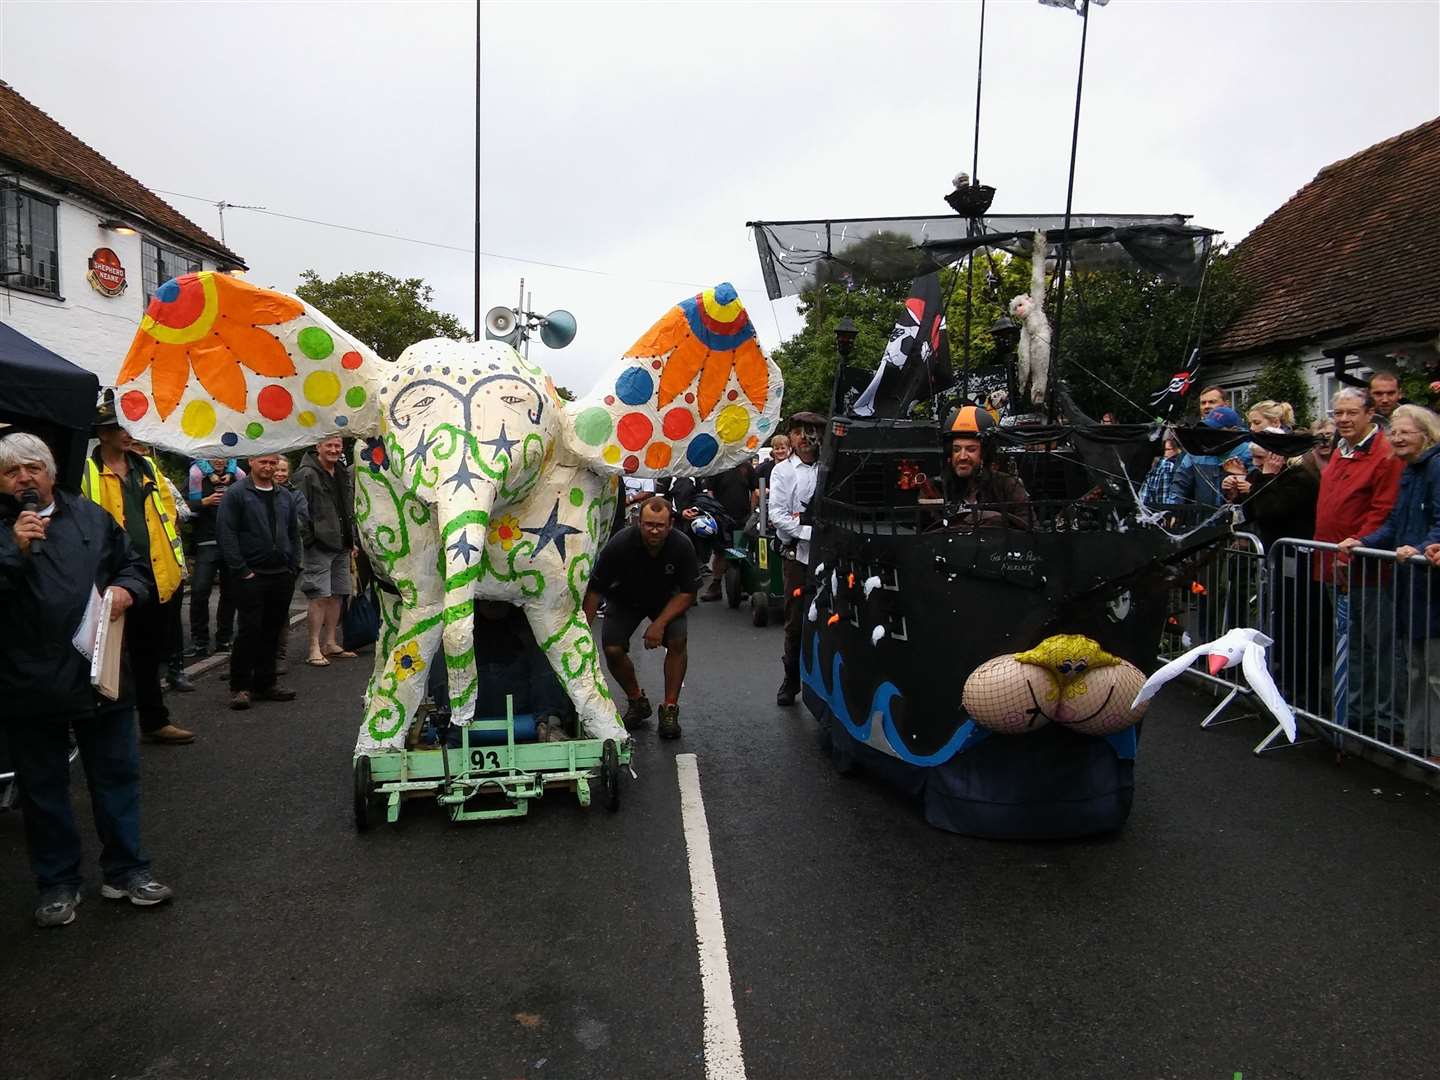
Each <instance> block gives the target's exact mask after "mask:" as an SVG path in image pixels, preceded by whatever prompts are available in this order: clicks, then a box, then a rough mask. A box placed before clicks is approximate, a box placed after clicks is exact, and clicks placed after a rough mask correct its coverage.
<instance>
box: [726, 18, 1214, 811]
mask: <svg viewBox="0 0 1440 1080" xmlns="http://www.w3.org/2000/svg"><path fill="white" fill-rule="evenodd" d="M1070 6H1074V5H1073V4H1072V5H1070ZM1088 9H1089V4H1088V3H1087V4H1085V5H1084V7H1083V8H1082V9H1081V13H1082V14H1084V15H1085V17H1086V19H1087V24H1088V15H1089V10H1088ZM983 33H984V23H983V8H982V22H981V35H982V37H981V50H982V52H981V55H982V57H983ZM1083 40H1084V39H1083V33H1082V44H1081V65H1080V70H1081V73H1082V79H1083V71H1084V45H1083ZM1079 109H1080V89H1079V86H1078V85H1077V91H1076V114H1075V115H1076V131H1077V132H1078V122H1079ZM976 115H977V138H976V152H975V158H974V163H972V169H971V174H972V175H974V174H975V171H976V169H975V166H976V165H978V118H979V105H978V93H977V107H976ZM1074 151H1075V147H1074V143H1073V141H1072V147H1071V161H1070V190H1069V192H1067V196H1066V208H1065V212H1064V214H1061V215H999V214H995V215H992V214H990V213H989V207H990V204H991V200H992V199H993V197H994V194H995V193H994V189H993V188H989V187H984V186H981V185H979V184H978V183H972V182H970V180H969V178H968V177H967V176H965V175H964V174H962V175H961V176H959V177H957V178H956V181H955V191H954V192H952V193H951V194H950V195H949V196H947V197H946V201H947V202H948V203H949V204H950V206H951V208H952V210H954V211H955V213H954V214H951V215H947V216H944V217H937V216H920V217H904V218H869V219H854V218H847V219H817V220H811V221H784V222H763V221H762V222H751V223H750V227H751V228H752V229H753V232H754V237H755V241H756V245H757V248H758V251H759V255H760V263H761V268H762V271H763V272H764V275H765V281H766V286H767V290H768V292H769V295H770V298H771V299H772V300H773V299H778V298H780V297H782V296H791V295H798V294H803V293H808V292H810V291H811V290H814V289H816V288H818V287H820V286H822V285H825V284H827V283H841V284H843V285H844V286H845V287H846V288H847V289H848V288H852V287H856V286H862V285H865V284H868V283H876V282H895V281H902V282H903V281H905V280H910V279H914V284H913V286H912V288H911V295H910V298H909V300H907V302H906V304H905V305H904V309H903V311H902V313H901V317H900V319H899V321H898V322H897V324H896V327H895V330H894V332H893V333H892V335H891V344H890V347H889V348H887V349H886V356H885V358H884V359H883V360H882V361H881V364H880V366H879V369H878V370H877V372H876V374H875V377H874V378H873V379H871V380H870V382H869V384H868V385H865V378H864V376H863V375H862V377H861V378H860V379H859V380H856V381H853V382H852V380H851V378H850V373H849V372H848V370H847V367H846V364H845V363H844V361H843V359H842V362H841V363H840V365H839V369H838V371H837V374H836V384H835V390H834V394H833V397H832V403H833V404H832V410H831V413H832V415H831V417H830V420H829V423H828V426H827V430H826V432H825V436H824V441H823V447H822V451H821V457H820V470H819V474H818V478H817V484H816V494H815V497H814V499H813V501H812V502H811V504H810V507H809V510H808V512H807V514H808V519H809V520H810V522H811V524H812V527H813V531H812V536H811V546H810V579H809V586H808V587H809V590H810V595H813V601H811V600H807V603H808V607H809V610H808V612H807V613H806V617H805V622H804V629H803V638H802V641H803V648H802V661H801V672H800V674H801V684H802V695H803V700H804V702H805V705H806V706H807V707H808V708H809V710H810V712H811V713H813V714H814V716H815V718H816V719H817V720H818V721H819V723H820V725H821V729H822V732H823V735H824V736H825V740H826V742H827V743H828V746H829V748H830V751H831V753H832V755H833V758H834V760H835V762H836V764H837V766H838V767H840V768H842V769H843V770H848V769H851V768H854V767H856V766H861V767H863V768H865V769H866V770H868V771H870V772H872V773H875V774H878V775H880V776H881V777H883V778H885V779H888V780H889V781H891V782H893V783H895V784H897V785H899V786H900V787H902V788H903V789H905V790H907V791H909V792H912V793H914V794H916V795H918V796H920V797H921V798H922V799H923V803H924V807H925V812H926V817H927V819H928V820H929V821H930V822H931V823H932V824H934V825H936V826H939V827H941V828H945V829H949V830H952V831H956V832H961V833H967V834H972V835H979V836H989V837H1004V838H1022V837H1066V836H1081V835H1086V834H1091V833H1097V832H1104V831H1109V830H1113V829H1116V828H1118V827H1120V826H1121V825H1122V824H1123V823H1124V821H1125V819H1126V817H1127V816H1128V814H1129V811H1130V806H1131V801H1132V796H1133V771H1134V761H1135V756H1136V752H1137V749H1138V744H1139V734H1140V723H1139V721H1140V719H1141V715H1142V713H1143V711H1144V706H1143V705H1139V706H1136V705H1133V704H1132V703H1133V702H1135V699H1136V694H1137V691H1138V690H1139V688H1140V685H1141V683H1142V682H1143V681H1144V674H1143V672H1145V671H1149V670H1150V669H1152V668H1153V667H1154V666H1155V661H1156V657H1157V654H1158V652H1159V645H1160V639H1161V635H1162V631H1163V629H1164V624H1165V620H1166V615H1167V610H1166V609H1167V603H1166V599H1167V591H1168V588H1169V587H1170V586H1171V585H1172V584H1174V583H1175V582H1176V581H1177V580H1179V578H1180V575H1181V573H1182V569H1183V568H1184V567H1185V566H1186V564H1187V563H1189V562H1193V560H1194V559H1195V558H1196V557H1197V556H1201V555H1203V553H1204V552H1205V551H1206V550H1207V549H1211V548H1213V547H1214V546H1215V545H1216V543H1217V542H1218V541H1220V540H1221V539H1223V538H1224V537H1225V536H1227V535H1228V534H1229V533H1230V531H1231V526H1230V518H1229V516H1228V514H1224V513H1218V514H1217V513H1213V512H1208V511H1198V512H1197V511H1195V510H1192V509H1187V508H1178V509H1175V510H1173V511H1169V512H1167V513H1166V514H1164V515H1161V514H1159V513H1156V512H1154V511H1153V510H1150V509H1147V508H1146V507H1144V506H1143V505H1142V504H1141V501H1140V499H1139V497H1138V489H1139V487H1140V484H1141V482H1142V480H1143V478H1144V477H1145V475H1146V473H1147V471H1148V469H1149V467H1150V464H1151V463H1152V461H1153V460H1154V458H1155V457H1156V456H1157V454H1158V453H1159V450H1160V447H1161V441H1160V435H1161V431H1162V424H1161V423H1160V422H1158V421H1155V422H1150V423H1139V424H1100V423H1096V422H1094V421H1093V420H1092V419H1090V417H1088V416H1086V415H1085V414H1084V413H1082V412H1081V411H1080V409H1079V408H1077V407H1076V405H1075V404H1074V402H1073V400H1072V399H1071V397H1070V395H1069V393H1068V391H1067V387H1066V381H1065V377H1064V376H1065V373H1064V372H1063V371H1059V370H1057V368H1056V366H1055V358H1056V357H1058V356H1059V355H1060V333H1061V330H1062V328H1063V322H1062V317H1063V312H1064V298H1065V289H1066V284H1067V280H1078V279H1079V278H1081V277H1083V275H1085V274H1087V273H1090V272H1093V271H1103V270H1107V269H1116V268H1136V267H1139V268H1143V269H1145V270H1147V271H1149V272H1151V273H1154V274H1158V275H1161V276H1164V277H1166V278H1169V279H1175V280H1179V281H1181V282H1182V283H1186V284H1190V285H1194V286H1200V285H1202V284H1203V280H1204V270H1205V267H1206V266H1207V262H1208V259H1209V257H1210V254H1211V244H1212V240H1213V237H1214V236H1215V232H1214V231H1213V230H1210V229H1206V228H1202V227H1199V226H1196V225H1192V224H1191V223H1190V222H1189V219H1188V218H1187V217H1185V216H1183V215H1161V216H1153V215H1151V216H1147V215H1085V214H1075V213H1073V212H1072V209H1071V207H1072V198H1073V191H1074V163H1075V160H1074V159H1075V154H1074ZM1000 252H1007V253H1009V254H1010V255H1014V256H1018V257H1021V258H1027V259H1030V260H1031V265H1032V268H1033V276H1032V285H1031V289H1030V292H1029V293H1028V295H1027V294H1022V295H1020V296H1016V297H1015V298H1014V299H1013V300H1012V302H1011V305H1010V309H1009V310H1010V311H1011V313H1012V314H1013V315H1014V316H1015V317H1016V318H1017V319H1019V320H1020V323H1021V325H1020V327H1019V328H1018V329H1019V336H1020V339H1021V340H1020V342H1019V350H1018V354H1017V356H1016V358H1015V359H1014V360H1013V361H1012V362H1011V363H1010V364H1009V365H1007V367H1006V368H1005V369H1004V373H1003V374H1002V376H1001V378H1000V379H999V388H1000V389H1002V391H1004V392H1002V393H1000V394H995V393H993V392H992V391H994V390H995V389H997V387H996V386H995V385H994V384H993V383H990V382H987V381H986V379H984V378H977V377H976V373H973V372H971V371H970V368H969V356H968V342H969V334H968V332H967V334H966V337H965V341H966V345H967V353H966V363H965V367H964V370H963V372H962V374H961V377H960V378H959V379H958V380H954V381H953V384H952V379H953V376H952V375H951V373H950V372H949V371H948V370H946V367H945V365H943V364H942V363H940V362H939V361H940V360H941V357H942V356H943V352H944V350H943V341H944V332H945V326H944V321H943V317H944V311H945V310H946V307H947V306H948V305H947V302H946V301H945V300H943V299H942V298H941V296H940V293H941V285H940V281H941V279H940V277H939V276H937V275H938V274H939V273H940V272H941V271H943V270H944V268H946V267H950V266H955V265H958V264H962V263H964V264H965V265H966V273H965V275H964V276H965V279H966V281H967V289H966V297H967V307H966V322H967V331H968V323H969V321H970V311H971V309H970V307H969V303H968V301H969V298H970V296H971V288H970V287H969V282H971V281H973V263H974V260H975V257H976V256H978V255H985V256H993V255H996V254H997V253H1000ZM1047 268H1053V274H1052V275H1051V276H1050V280H1051V281H1053V290H1054V291H1053V296H1051V297H1049V299H1051V300H1052V301H1053V303H1052V305H1051V307H1052V310H1053V311H1054V326H1053V327H1052V326H1051V324H1050V323H1049V322H1048V321H1047V319H1046V315H1045V310H1046V301H1047V295H1046V281H1047V275H1046V270H1047ZM960 276H961V275H960V274H959V273H956V274H955V275H954V276H953V277H952V278H951V280H952V282H958V281H959V280H960ZM953 287H954V286H953V285H952V288H953ZM1197 293H1198V289H1197ZM1052 331H1053V334H1052ZM1052 336H1053V339H1054V340H1053V342H1052V341H1051V337H1052ZM998 343H999V341H998V338H997V344H998ZM1197 356H1198V349H1197V350H1196V351H1195V352H1192V353H1191V354H1190V357H1189V360H1188V361H1186V362H1185V364H1184V367H1185V370H1183V371H1182V372H1180V373H1179V374H1178V375H1177V376H1176V378H1175V379H1174V380H1172V383H1171V385H1170V386H1169V387H1166V388H1164V389H1162V390H1161V391H1160V393H1159V394H1158V395H1157V398H1156V400H1155V401H1154V402H1153V403H1152V404H1154V405H1156V406H1158V408H1157V410H1156V411H1157V412H1161V413H1164V412H1165V411H1166V408H1165V407H1166V405H1168V406H1169V408H1170V409H1172V410H1173V408H1174V406H1175V404H1176V403H1177V402H1178V401H1179V398H1180V396H1181V395H1182V394H1183V393H1184V390H1185V389H1186V384H1187V383H1188V381H1189V379H1190V378H1191V376H1192V375H1193V373H1194V369H1195V364H1196V358H1197ZM862 386H863V387H864V389H863V390H862V389H861V387H862ZM857 395H858V396H857ZM1002 399H1008V403H1007V404H1006V405H1005V406H1004V407H1003V408H994V406H995V405H996V403H997V402H999V401H1001V400H1002ZM927 401H928V404H923V403H924V402H927ZM917 403H920V404H917ZM981 404H989V405H991V406H992V415H995V416H997V417H998V419H999V423H997V424H995V426H994V427H993V428H992V429H991V430H990V431H989V432H988V434H987V435H986V437H985V439H984V446H985V449H984V455H985V463H986V466H987V467H989V468H994V469H999V470H1002V471H1004V472H1007V473H1010V474H1012V475H1014V476H1017V477H1019V479H1020V480H1021V481H1023V483H1024V485H1025V488H1026V490H1027V491H1028V494H1029V505H1028V509H1024V510H1023V513H1015V512H1014V511H1016V509H1017V508H1016V507H1015V506H1013V505H1012V506H989V507H987V506H983V505H981V506H978V507H977V506H975V505H969V506H961V505H958V504H957V503H956V502H955V501H953V499H949V498H947V495H949V494H951V493H952V492H951V490H950V488H949V486H948V485H947V484H946V483H945V478H946V477H947V471H946V470H947V467H948V466H947V462H946V449H947V443H948V439H947V438H946V435H947V428H948V427H949V426H950V416H951V415H953V413H954V411H955V409H956V407H960V408H964V407H965V406H967V405H969V406H970V409H969V415H971V416H975V415H976V413H975V406H978V405H981ZM1119 404H1120V403H1119V402H1118V401H1117V402H1116V405H1117V406H1118V405H1119ZM1211 434H1219V433H1211ZM1187 437H1188V436H1182V443H1184V442H1186V441H1187ZM1238 438H1239V436H1238V434H1237V435H1236V441H1238ZM972 494H973V493H972ZM1022 509H1023V508H1022ZM982 521H984V522H985V523H984V524H982V523H981V522H982Z"/></svg>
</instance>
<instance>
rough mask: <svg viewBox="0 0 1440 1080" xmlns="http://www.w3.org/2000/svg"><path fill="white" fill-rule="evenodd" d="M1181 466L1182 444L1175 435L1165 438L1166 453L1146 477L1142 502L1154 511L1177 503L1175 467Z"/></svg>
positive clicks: (1141, 496)
mask: <svg viewBox="0 0 1440 1080" xmlns="http://www.w3.org/2000/svg"><path fill="white" fill-rule="evenodd" d="M1179 464H1180V444H1179V443H1177V442H1176V441H1175V437H1174V436H1173V435H1169V434H1167V435H1166V436H1165V451H1164V453H1163V455H1162V456H1161V457H1160V458H1159V459H1158V460H1157V461H1156V462H1155V464H1154V465H1153V466H1151V468H1150V475H1148V476H1147V477H1145V486H1144V487H1143V488H1142V489H1141V491H1140V501H1141V502H1143V503H1144V504H1145V505H1146V506H1148V507H1150V508H1151V509H1152V510H1153V509H1155V508H1156V507H1160V506H1170V505H1172V504H1173V503H1174V502H1175V495H1174V484H1175V467H1176V466H1177V465H1179Z"/></svg>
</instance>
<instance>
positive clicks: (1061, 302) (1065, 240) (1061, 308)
mask: <svg viewBox="0 0 1440 1080" xmlns="http://www.w3.org/2000/svg"><path fill="white" fill-rule="evenodd" d="M1089 29H1090V0H1085V10H1084V11H1082V12H1081V19H1080V73H1079V74H1078V75H1077V76H1076V78H1075V124H1074V127H1073V128H1072V130H1071V132H1070V180H1069V183H1068V184H1067V185H1066V188H1065V227H1064V229H1063V230H1062V232H1061V235H1060V261H1059V263H1058V265H1057V266H1056V267H1055V282H1056V290H1055V337H1054V340H1053V341H1052V343H1051V349H1050V374H1049V376H1048V377H1047V379H1046V380H1045V381H1046V383H1047V384H1048V385H1049V387H1050V409H1049V419H1050V423H1052V424H1053V423H1054V422H1055V412H1056V405H1057V404H1058V403H1059V400H1060V394H1059V387H1058V385H1057V384H1056V381H1055V380H1056V377H1057V368H1058V364H1057V361H1058V360H1059V358H1060V328H1061V326H1062V324H1063V323H1064V320H1065V263H1066V262H1067V261H1068V260H1069V257H1070V208H1071V205H1072V204H1073V202H1074V199H1075V153H1076V150H1077V149H1078V148H1079V145H1080V92H1081V90H1082V89H1084V86H1085V39H1086V37H1087V34H1088V31H1089ZM1042 257H1043V256H1042Z"/></svg>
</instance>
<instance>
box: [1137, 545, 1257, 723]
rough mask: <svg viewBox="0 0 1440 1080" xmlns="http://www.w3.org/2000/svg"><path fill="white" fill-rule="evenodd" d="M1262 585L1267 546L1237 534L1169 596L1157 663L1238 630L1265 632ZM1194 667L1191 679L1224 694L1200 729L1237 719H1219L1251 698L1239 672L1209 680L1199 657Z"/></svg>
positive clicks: (1252, 694)
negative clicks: (1237, 702)
mask: <svg viewBox="0 0 1440 1080" xmlns="http://www.w3.org/2000/svg"><path fill="white" fill-rule="evenodd" d="M1265 582H1266V567H1265V545H1264V544H1262V543H1261V542H1260V538H1259V537H1258V536H1255V535H1253V534H1251V533H1236V534H1235V538H1234V540H1233V541H1231V542H1230V544H1229V545H1228V546H1227V547H1224V548H1222V549H1220V550H1219V551H1217V552H1216V553H1215V554H1214V557H1213V558H1210V559H1208V560H1207V561H1205V562H1203V563H1201V564H1200V565H1198V566H1197V567H1196V568H1195V570H1194V572H1193V573H1191V574H1188V575H1186V577H1185V579H1184V580H1183V581H1182V582H1181V583H1180V584H1179V585H1178V586H1177V587H1176V588H1174V589H1172V590H1171V592H1170V603H1169V605H1168V608H1169V614H1168V617H1167V620H1166V626H1165V634H1164V637H1163V638H1162V639H1161V647H1160V656H1159V658H1160V660H1161V661H1170V660H1174V659H1175V658H1176V657H1178V656H1180V655H1181V654H1182V653H1185V652H1187V651H1188V650H1190V649H1191V648H1193V647H1195V646H1196V645H1203V644H1204V643H1205V642H1207V641H1214V640H1215V639H1216V638H1218V637H1220V636H1221V635H1222V634H1224V633H1225V631H1227V630H1230V629H1232V628H1234V627H1237V626H1251V627H1255V628H1256V629H1260V628H1262V627H1264V626H1265V622H1266V618H1267V615H1268V608H1267V606H1266V601H1267V596H1266V588H1265ZM1197 663H1198V665H1199V666H1197V667H1193V668H1191V669H1190V674H1191V675H1194V676H1195V677H1196V678H1199V679H1203V680H1205V681H1206V682H1208V683H1211V684H1212V685H1215V686H1218V687H1219V688H1220V689H1222V690H1224V691H1225V696H1224V697H1223V698H1222V699H1221V701H1220V704H1218V705H1216V706H1215V708H1213V709H1211V710H1210V713H1209V714H1208V715H1207V716H1206V717H1205V719H1204V720H1202V721H1200V726H1201V727H1207V728H1208V727H1214V726H1216V725H1218V724H1225V723H1229V722H1230V720H1235V719H1238V717H1235V716H1231V717H1228V718H1226V719H1221V715H1222V714H1223V713H1224V712H1225V711H1226V710H1227V709H1228V708H1229V707H1230V705H1231V704H1232V703H1233V702H1235V701H1236V700H1237V699H1245V698H1252V697H1254V692H1253V691H1252V690H1251V689H1250V687H1249V686H1248V685H1247V684H1246V682H1245V680H1244V678H1243V677H1242V676H1241V674H1240V669H1239V668H1238V667H1236V668H1228V669H1226V670H1224V671H1221V672H1220V674H1219V675H1211V674H1210V672H1209V671H1208V670H1206V668H1205V665H1204V658H1203V657H1202V658H1201V659H1200V661H1198V662H1197Z"/></svg>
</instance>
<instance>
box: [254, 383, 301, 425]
mask: <svg viewBox="0 0 1440 1080" xmlns="http://www.w3.org/2000/svg"><path fill="white" fill-rule="evenodd" d="M255 406H256V408H258V409H259V410H260V415H261V416H263V417H265V419H266V420H284V419H285V418H286V417H287V416H289V415H290V413H291V410H293V409H294V408H295V399H294V398H292V397H291V396H290V391H289V390H286V389H285V388H284V387H283V386H273V385H272V386H267V387H265V389H263V390H261V391H260V395H259V397H257V398H256V399H255Z"/></svg>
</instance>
